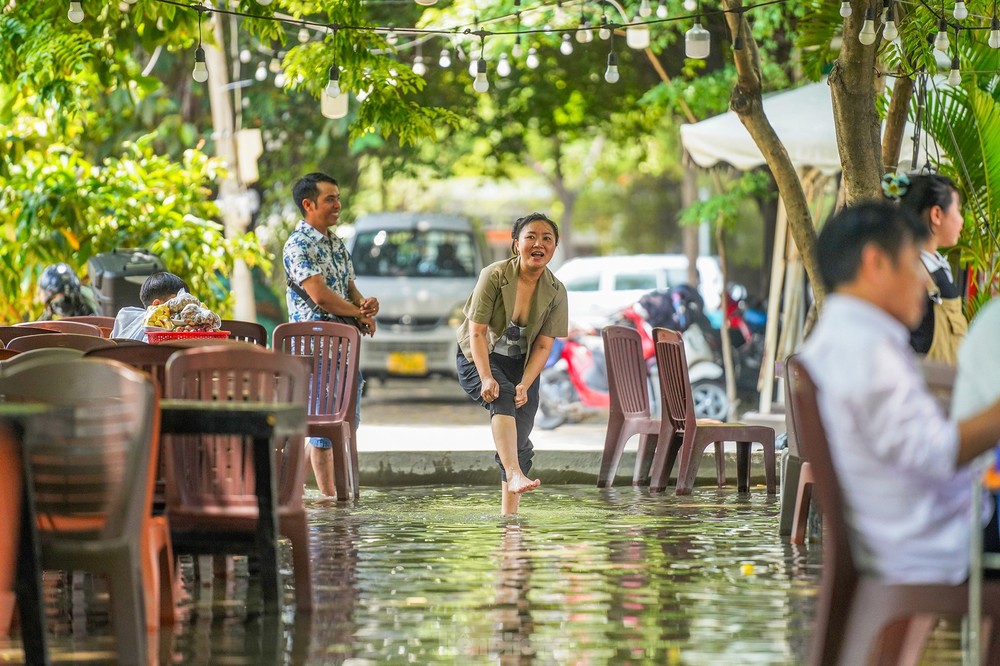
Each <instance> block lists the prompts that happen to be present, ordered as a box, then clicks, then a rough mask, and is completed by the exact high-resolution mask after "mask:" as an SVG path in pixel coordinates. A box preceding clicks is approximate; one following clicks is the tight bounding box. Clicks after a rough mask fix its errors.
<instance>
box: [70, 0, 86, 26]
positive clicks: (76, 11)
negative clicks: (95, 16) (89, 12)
mask: <svg viewBox="0 0 1000 666" xmlns="http://www.w3.org/2000/svg"><path fill="white" fill-rule="evenodd" d="M66 18H68V19H69V20H70V22H71V23H81V22H83V19H84V13H83V5H81V4H80V3H79V2H71V3H69V12H67V13H66Z"/></svg>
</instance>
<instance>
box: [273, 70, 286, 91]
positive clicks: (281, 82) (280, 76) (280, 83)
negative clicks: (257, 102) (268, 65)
mask: <svg viewBox="0 0 1000 666" xmlns="http://www.w3.org/2000/svg"><path fill="white" fill-rule="evenodd" d="M274 87H275V88H284V87H285V73H284V72H278V73H277V74H275V75H274Z"/></svg>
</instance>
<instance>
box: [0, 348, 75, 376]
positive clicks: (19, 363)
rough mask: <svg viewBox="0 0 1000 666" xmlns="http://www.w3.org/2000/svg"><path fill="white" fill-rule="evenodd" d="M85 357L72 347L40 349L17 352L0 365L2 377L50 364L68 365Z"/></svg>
mask: <svg viewBox="0 0 1000 666" xmlns="http://www.w3.org/2000/svg"><path fill="white" fill-rule="evenodd" d="M82 357H83V352H82V351H81V350H79V349H72V348H70V347H40V348H38V349H29V350H27V351H23V352H17V353H16V354H15V355H14V356H13V357H11V358H9V359H7V360H5V361H3V362H2V363H0V377H2V376H4V375H9V374H10V373H12V372H18V371H20V370H21V369H22V368H27V367H34V366H38V365H46V364H48V363H66V362H69V361H76V360H78V359H80V358H82Z"/></svg>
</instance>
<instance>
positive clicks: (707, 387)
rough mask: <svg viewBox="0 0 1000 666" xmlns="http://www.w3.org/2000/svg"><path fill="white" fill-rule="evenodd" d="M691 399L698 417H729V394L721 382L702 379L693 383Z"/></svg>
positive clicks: (723, 419)
mask: <svg viewBox="0 0 1000 666" xmlns="http://www.w3.org/2000/svg"><path fill="white" fill-rule="evenodd" d="M691 399H692V400H693V401H694V415H695V417H696V418H699V419H715V420H716V421H725V420H726V419H727V418H728V417H729V396H727V395H726V387H725V386H723V385H722V384H721V383H719V382H716V381H712V380H709V379H702V380H699V381H696V382H695V383H693V384H691Z"/></svg>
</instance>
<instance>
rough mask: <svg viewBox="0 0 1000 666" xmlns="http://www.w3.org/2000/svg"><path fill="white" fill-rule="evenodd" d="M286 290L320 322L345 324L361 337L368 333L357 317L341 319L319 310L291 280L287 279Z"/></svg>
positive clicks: (303, 290) (299, 286)
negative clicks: (357, 331) (359, 332)
mask: <svg viewBox="0 0 1000 666" xmlns="http://www.w3.org/2000/svg"><path fill="white" fill-rule="evenodd" d="M286 282H287V283H288V288H289V289H291V290H292V291H294V292H295V293H296V294H298V295H299V297H300V298H301V299H302V300H303V301H305V302H306V305H308V306H309V307H310V309H312V311H313V314H314V315H316V317H318V318H319V319H320V320H322V321H332V322H335V323H337V324H347V325H348V326H353V327H354V328H356V329H358V330H359V331H361V333H362V335H365V334H367V333H368V327H367V326H365V325H364V324H362V323H361V322H359V321H358V319H357V317H342V316H340V315H335V314H331V313H329V312H327V311H326V310H324V309H323V308H321V307H320V306H319V305H318V304H317V303H316V301H314V300H313V299H312V298H311V297H310V296H309V294H308V293H306V290H305V289H303V288H302V285H300V284H299V283H297V282H295V281H294V280H292V279H291V278H287V280H286Z"/></svg>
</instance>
